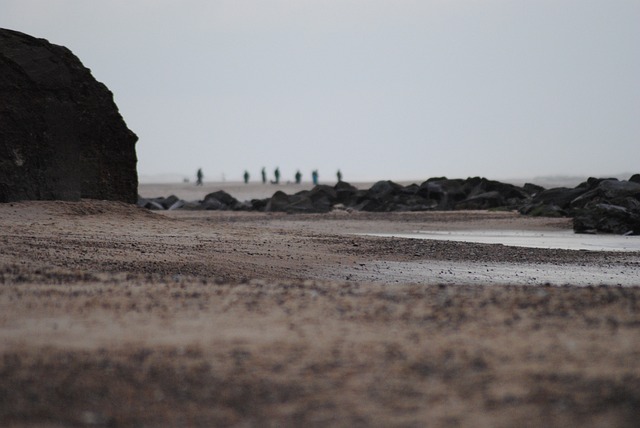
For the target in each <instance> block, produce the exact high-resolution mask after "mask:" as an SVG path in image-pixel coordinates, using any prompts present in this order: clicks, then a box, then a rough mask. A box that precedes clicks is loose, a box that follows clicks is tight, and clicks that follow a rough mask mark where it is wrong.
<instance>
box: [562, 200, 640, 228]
mask: <svg viewBox="0 0 640 428" xmlns="http://www.w3.org/2000/svg"><path fill="white" fill-rule="evenodd" d="M573 230H574V231H575V232H576V233H596V232H605V233H616V234H620V235H640V210H629V209H627V208H625V207H621V206H617V205H610V204H594V205H591V206H588V207H586V208H584V209H582V210H580V211H579V212H578V213H577V214H576V216H574V218H573Z"/></svg>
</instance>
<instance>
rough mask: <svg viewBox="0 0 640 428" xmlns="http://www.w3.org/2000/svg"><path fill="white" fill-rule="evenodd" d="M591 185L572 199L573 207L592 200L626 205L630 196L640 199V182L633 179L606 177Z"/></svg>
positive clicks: (578, 206) (579, 206)
mask: <svg viewBox="0 0 640 428" xmlns="http://www.w3.org/2000/svg"><path fill="white" fill-rule="evenodd" d="M590 187H591V189H590V190H588V191H586V192H584V193H583V194H582V195H580V196H578V197H576V198H575V199H574V200H573V201H571V207H572V208H583V207H584V206H586V205H587V204H588V203H590V202H599V203H606V204H615V205H623V206H624V204H625V201H626V200H628V199H629V198H631V199H636V200H640V183H634V182H633V181H619V180H616V179H606V180H601V181H598V183H597V184H595V185H593V186H590Z"/></svg>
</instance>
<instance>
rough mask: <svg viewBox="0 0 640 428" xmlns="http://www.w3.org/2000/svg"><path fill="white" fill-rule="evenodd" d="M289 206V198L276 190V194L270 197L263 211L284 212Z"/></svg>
mask: <svg viewBox="0 0 640 428" xmlns="http://www.w3.org/2000/svg"><path fill="white" fill-rule="evenodd" d="M288 205H289V196H288V195H287V194H286V193H284V192H283V191H281V190H278V191H277V192H276V193H274V194H273V196H271V198H270V199H269V201H268V202H267V205H266V206H265V208H264V210H265V211H286V210H287V206H288Z"/></svg>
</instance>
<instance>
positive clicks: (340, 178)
mask: <svg viewBox="0 0 640 428" xmlns="http://www.w3.org/2000/svg"><path fill="white" fill-rule="evenodd" d="M336 176H337V177H338V183H340V182H341V181H342V173H341V172H340V170H338V172H337V173H336Z"/></svg>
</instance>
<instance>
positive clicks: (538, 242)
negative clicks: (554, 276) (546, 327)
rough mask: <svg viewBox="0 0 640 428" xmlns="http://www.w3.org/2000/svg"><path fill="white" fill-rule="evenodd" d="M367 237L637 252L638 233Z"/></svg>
mask: <svg viewBox="0 0 640 428" xmlns="http://www.w3.org/2000/svg"><path fill="white" fill-rule="evenodd" d="M367 235H369V236H382V237H396V238H410V239H434V240H439V241H457V242H476V243H483V244H502V245H507V246H512V247H527V248H554V249H563V250H583V251H625V252H629V251H640V236H621V235H606V234H602V235H585V234H577V233H573V231H568V230H561V231H522V230H464V231H421V230H419V231H415V232H409V233H368V234H367Z"/></svg>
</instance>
